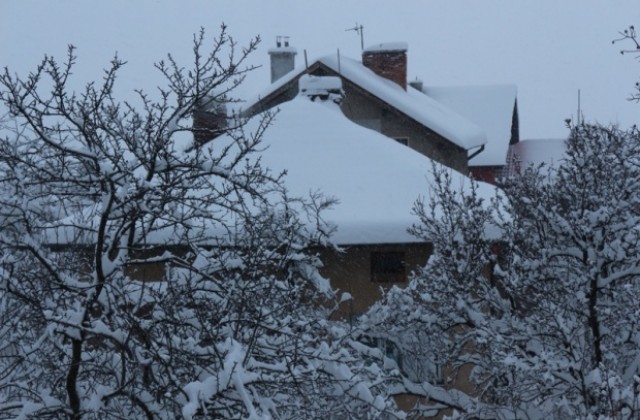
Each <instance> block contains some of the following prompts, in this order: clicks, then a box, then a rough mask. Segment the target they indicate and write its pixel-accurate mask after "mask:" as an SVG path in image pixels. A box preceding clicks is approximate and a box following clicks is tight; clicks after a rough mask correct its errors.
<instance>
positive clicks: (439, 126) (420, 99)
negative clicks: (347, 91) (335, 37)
mask: <svg viewBox="0 0 640 420" xmlns="http://www.w3.org/2000/svg"><path fill="white" fill-rule="evenodd" d="M316 61H317V62H320V63H322V64H324V65H325V66H327V67H329V68H330V69H332V70H333V71H335V72H336V73H338V74H340V76H342V77H344V78H345V79H348V80H349V81H350V82H351V83H353V84H355V85H357V86H359V87H361V88H362V89H364V90H366V91H367V92H369V93H371V94H372V95H374V96H376V97H378V98H379V99H381V100H382V101H384V102H386V103H387V104H389V105H391V106H392V107H394V108H396V109H397V110H399V111H400V112H402V113H403V114H405V115H407V116H408V117H410V118H412V119H414V120H415V121H417V122H418V123H420V124H422V125H424V126H425V127H428V128H430V129H431V130H433V131H435V132H436V133H438V134H440V135H441V136H443V137H445V138H446V139H448V140H449V141H451V142H452V143H454V144H456V145H458V146H460V147H462V148H463V149H465V150H469V149H473V148H475V147H479V146H482V145H483V144H485V143H486V141H487V137H486V135H485V133H484V131H483V130H482V129H481V128H480V127H479V126H478V125H476V124H474V123H473V122H471V121H469V120H468V119H466V118H464V117H462V116H460V115H459V114H457V113H456V112H454V111H452V110H451V109H449V108H448V107H446V106H444V105H442V104H441V103H439V102H438V101H436V100H434V99H433V98H430V97H429V96H427V95H423V94H420V93H419V92H417V91H416V90H415V89H408V90H407V91H405V90H404V89H402V88H401V87H400V86H398V85H397V84H396V83H394V82H392V81H390V80H387V79H385V78H384V77H381V76H378V75H377V74H375V73H374V72H373V71H371V70H370V69H368V68H366V67H365V66H363V65H362V63H361V62H360V61H357V60H354V59H351V58H347V57H340V60H338V57H336V56H333V55H331V56H325V57H322V58H320V59H318V60H316ZM304 71H305V67H304V66H299V67H296V69H294V70H293V71H291V72H289V73H287V74H286V75H284V76H283V77H282V78H281V79H279V80H277V81H276V82H275V83H273V84H271V85H270V86H269V87H268V88H267V89H265V90H264V91H262V92H261V93H260V94H259V95H258V96H257V97H255V98H254V99H252V100H250V101H249V102H248V103H247V104H245V109H250V108H251V107H253V106H254V105H256V104H257V103H258V102H259V101H260V100H261V99H263V98H266V97H268V96H269V95H271V94H272V93H274V92H275V91H277V90H278V89H280V88H281V87H283V86H284V85H286V84H288V83H289V82H291V81H292V80H293V79H295V78H296V77H298V76H299V75H300V74H301V73H303V72H304Z"/></svg>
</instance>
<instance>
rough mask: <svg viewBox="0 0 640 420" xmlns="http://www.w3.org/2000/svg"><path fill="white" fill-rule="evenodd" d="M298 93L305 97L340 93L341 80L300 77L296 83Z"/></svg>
mask: <svg viewBox="0 0 640 420" xmlns="http://www.w3.org/2000/svg"><path fill="white" fill-rule="evenodd" d="M298 86H299V91H300V93H301V94H304V95H306V96H314V95H323V94H324V95H326V94H328V93H330V92H341V91H342V79H340V78H339V77H337V76H323V77H321V76H311V75H308V74H305V75H302V76H301V77H300V80H299V81H298Z"/></svg>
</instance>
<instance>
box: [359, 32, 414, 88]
mask: <svg viewBox="0 0 640 420" xmlns="http://www.w3.org/2000/svg"><path fill="white" fill-rule="evenodd" d="M407 50H408V47H407V44H406V42H390V43H384V44H377V45H373V46H371V47H368V48H365V50H364V51H363V52H362V64H363V65H364V66H365V67H368V68H369V69H370V70H372V71H373V72H374V73H376V74H377V75H378V76H382V77H384V78H385V79H389V80H391V81H392V82H395V83H397V84H399V85H400V86H401V87H402V89H404V90H407Z"/></svg>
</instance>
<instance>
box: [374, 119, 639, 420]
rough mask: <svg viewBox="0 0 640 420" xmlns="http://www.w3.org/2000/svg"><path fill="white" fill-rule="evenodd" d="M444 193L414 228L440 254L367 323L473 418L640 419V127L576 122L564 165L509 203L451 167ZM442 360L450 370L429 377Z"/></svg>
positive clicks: (510, 185)
mask: <svg viewBox="0 0 640 420" xmlns="http://www.w3.org/2000/svg"><path fill="white" fill-rule="evenodd" d="M433 192H434V194H433V198H432V200H431V201H430V202H427V203H418V205H417V206H416V213H417V215H418V216H419V217H420V220H421V222H420V223H419V224H417V225H416V226H415V227H414V229H413V231H414V233H415V234H417V235H419V236H420V237H423V238H425V240H429V241H433V243H434V246H435V251H434V255H433V256H432V258H431V259H430V261H429V262H428V264H427V266H426V267H424V269H422V270H421V272H420V273H419V274H418V275H417V276H416V277H415V278H414V279H412V280H411V282H410V284H409V286H408V287H407V288H406V289H392V290H391V291H390V292H389V293H388V294H387V296H386V297H385V299H384V301H383V302H381V303H380V304H378V305H377V306H376V307H374V308H372V310H371V311H370V313H369V314H368V316H367V318H366V322H365V324H364V325H363V328H370V329H371V330H372V331H377V332H379V333H383V334H386V336H387V337H388V338H389V339H391V340H395V341H396V343H399V344H403V343H406V347H405V348H404V349H401V350H403V351H404V352H405V353H407V354H412V355H416V354H417V356H414V357H417V358H418V359H420V360H422V361H423V362H422V364H423V365H424V366H426V368H425V369H423V372H422V374H423V375H424V376H423V379H430V380H431V381H434V380H438V379H440V380H442V381H443V383H444V385H445V386H444V387H441V388H439V387H434V388H427V387H424V388H422V389H416V390H415V393H417V394H419V395H425V396H427V397H429V398H430V400H431V403H432V404H436V405H438V406H439V407H442V408H446V407H448V408H451V409H453V410H455V413H456V416H459V417H462V418H503V419H512V418H532V419H542V418H558V419H575V418H590V419H606V418H615V419H633V418H637V417H638V416H639V415H640V388H639V387H640V375H639V374H640V331H639V329H638V328H639V325H638V320H639V319H640V318H639V315H640V301H639V300H638V298H637V297H638V295H639V294H640V260H639V259H638V255H639V254H640V231H639V229H638V226H640V210H639V209H640V132H639V131H638V129H637V128H635V127H633V128H631V129H629V130H626V131H625V130H621V129H619V128H617V127H604V126H599V125H580V126H576V127H572V130H571V136H570V137H569V139H568V140H567V152H566V157H565V160H564V162H563V163H562V164H561V165H560V167H559V168H557V169H555V170H552V171H551V173H549V172H547V171H544V172H541V171H539V168H527V169H525V170H524V171H522V173H521V175H520V176H518V177H516V178H513V179H511V180H509V181H507V183H506V184H505V185H504V200H503V201H502V202H500V201H496V202H494V203H487V202H482V200H479V199H478V198H477V197H476V196H475V195H474V194H473V193H471V194H465V193H460V192H458V191H457V190H456V189H455V188H454V187H453V186H452V185H451V183H450V181H449V180H448V178H447V176H446V173H439V174H438V177H437V182H436V184H435V185H434V186H433ZM436 209H442V210H444V217H439V216H438V217H436V214H437V211H436ZM505 209H508V212H505ZM488 226H498V227H500V231H501V232H502V233H501V235H500V236H499V238H495V237H490V236H488V235H487V234H486V233H487V227H488ZM409 337H414V338H413V339H410V338H409ZM413 343H421V344H420V347H416V346H415V345H414V344H413ZM414 364H415V362H414ZM436 364H437V365H439V366H440V367H441V371H442V376H443V377H442V378H434V377H433V375H432V376H431V377H429V374H430V373H429V369H428V367H429V366H433V365H436ZM414 370H415V369H414ZM410 374H412V372H407V375H409V376H410ZM414 374H415V373H414ZM451 387H453V388H454V389H453V390H449V391H445V389H449V388H451ZM456 388H457V389H456ZM460 390H464V391H465V392H464V393H462V392H461V391H460Z"/></svg>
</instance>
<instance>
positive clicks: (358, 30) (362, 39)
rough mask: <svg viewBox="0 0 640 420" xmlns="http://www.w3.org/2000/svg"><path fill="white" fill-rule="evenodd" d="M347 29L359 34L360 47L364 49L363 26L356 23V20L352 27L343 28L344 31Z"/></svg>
mask: <svg viewBox="0 0 640 420" xmlns="http://www.w3.org/2000/svg"><path fill="white" fill-rule="evenodd" d="M348 31H356V33H357V34H358V35H360V49H361V50H363V51H364V26H362V25H358V22H356V25H355V26H354V27H353V28H349V29H345V32H348Z"/></svg>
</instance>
